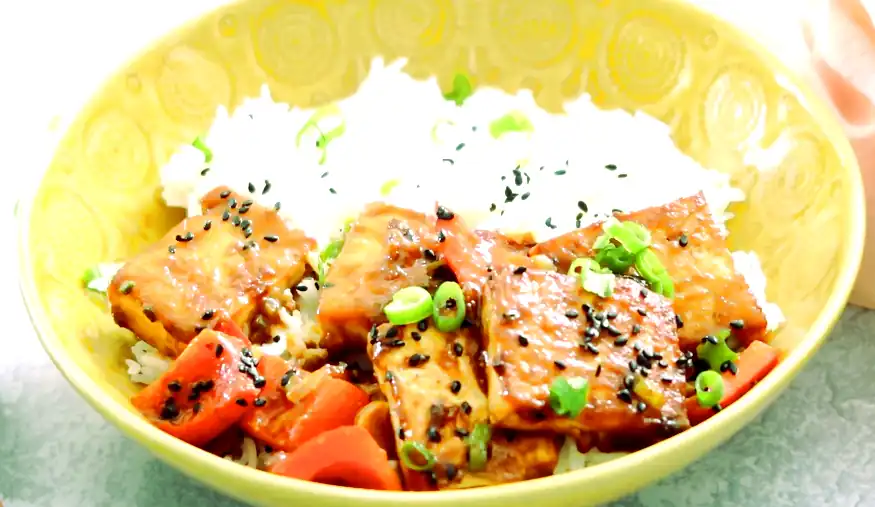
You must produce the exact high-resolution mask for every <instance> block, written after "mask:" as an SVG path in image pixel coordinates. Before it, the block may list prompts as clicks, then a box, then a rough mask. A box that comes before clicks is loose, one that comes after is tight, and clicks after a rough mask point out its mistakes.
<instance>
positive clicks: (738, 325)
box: [729, 320, 744, 329]
mask: <svg viewBox="0 0 875 507" xmlns="http://www.w3.org/2000/svg"><path fill="white" fill-rule="evenodd" d="M729 327H731V328H732V329H744V321H743V320H732V321H730V322H729Z"/></svg>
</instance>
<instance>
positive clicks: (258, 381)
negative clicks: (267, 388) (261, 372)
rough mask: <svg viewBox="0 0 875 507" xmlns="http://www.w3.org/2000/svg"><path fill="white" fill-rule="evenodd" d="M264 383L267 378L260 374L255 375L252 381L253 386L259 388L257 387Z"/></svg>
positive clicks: (262, 385)
mask: <svg viewBox="0 0 875 507" xmlns="http://www.w3.org/2000/svg"><path fill="white" fill-rule="evenodd" d="M266 383H267V379H265V378H264V377H262V376H258V377H255V379H254V380H253V381H252V385H254V386H255V387H257V388H259V389H261V388H262V387H264V385H265V384H266Z"/></svg>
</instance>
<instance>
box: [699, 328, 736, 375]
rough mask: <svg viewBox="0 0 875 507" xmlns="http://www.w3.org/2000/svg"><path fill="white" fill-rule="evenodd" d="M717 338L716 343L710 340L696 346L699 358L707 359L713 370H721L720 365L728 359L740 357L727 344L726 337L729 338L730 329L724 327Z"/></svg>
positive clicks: (733, 359) (732, 359)
mask: <svg viewBox="0 0 875 507" xmlns="http://www.w3.org/2000/svg"><path fill="white" fill-rule="evenodd" d="M716 338H717V343H716V344H714V343H711V342H710V341H703V343H701V344H700V345H699V346H698V347H696V354H697V355H698V356H699V359H701V360H703V361H706V362H707V363H708V366H709V367H710V368H711V369H712V370H720V367H721V366H722V365H723V364H724V363H726V361H735V360H737V359H738V354H736V353H735V351H733V350H732V349H731V348H729V345H727V344H726V339H727V338H729V331H728V330H726V329H724V330H723V331H721V332H719V333H717V336H716Z"/></svg>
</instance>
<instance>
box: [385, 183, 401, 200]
mask: <svg viewBox="0 0 875 507" xmlns="http://www.w3.org/2000/svg"><path fill="white" fill-rule="evenodd" d="M400 183H401V180H397V179H395V180H388V181H386V182H385V183H383V184H382V185H380V195H382V196H383V197H386V196H387V195H389V194H391V193H392V190H394V189H395V187H397V186H398V185H399V184H400Z"/></svg>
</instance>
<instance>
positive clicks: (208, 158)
mask: <svg viewBox="0 0 875 507" xmlns="http://www.w3.org/2000/svg"><path fill="white" fill-rule="evenodd" d="M191 145H192V146H194V147H195V148H197V149H198V150H199V151H200V152H201V153H203V154H204V162H206V163H207V164H209V163H210V162H212V161H213V151H212V150H211V149H209V148H208V147H207V145H206V144H204V140H203V139H201V138H200V136H198V137H195V138H194V141H192V143H191Z"/></svg>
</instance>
